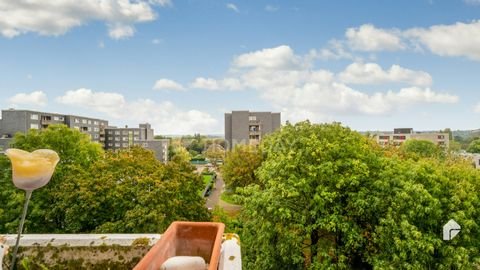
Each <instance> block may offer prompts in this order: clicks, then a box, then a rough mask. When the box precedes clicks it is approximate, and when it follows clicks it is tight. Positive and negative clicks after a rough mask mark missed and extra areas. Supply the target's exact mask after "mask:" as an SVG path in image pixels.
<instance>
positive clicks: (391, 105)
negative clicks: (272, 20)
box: [196, 46, 458, 121]
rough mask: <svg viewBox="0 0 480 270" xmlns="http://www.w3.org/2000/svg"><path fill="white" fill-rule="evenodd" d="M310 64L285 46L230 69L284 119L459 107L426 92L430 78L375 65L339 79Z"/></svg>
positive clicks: (238, 60)
mask: <svg viewBox="0 0 480 270" xmlns="http://www.w3.org/2000/svg"><path fill="white" fill-rule="evenodd" d="M313 59H314V58H312V57H308V56H301V55H297V54H295V53H294V52H293V50H292V49H291V48H290V47H288V46H279V47H275V48H268V49H262V50H258V51H254V52H250V53H246V54H243V55H239V56H236V57H235V58H234V59H233V61H232V69H233V70H236V73H235V76H234V77H231V78H236V79H237V80H238V83H239V86H241V87H242V89H256V90H257V91H258V92H259V95H260V97H261V98H262V99H264V100H266V101H267V102H268V103H270V104H271V105H272V106H273V107H274V108H275V109H277V110H280V111H282V113H283V115H284V116H285V118H286V119H289V120H291V121H298V120H303V119H305V118H308V119H310V120H314V121H326V120H332V117H333V116H334V115H335V116H337V115H358V114H363V115H385V114H392V113H395V112H396V111H398V110H402V109H404V108H408V107H411V106H414V105H416V104H428V103H441V104H452V103H457V102H458V97H457V96H455V95H451V94H448V93H442V92H437V91H434V90H432V89H431V88H429V86H430V85H431V83H432V78H431V76H430V75H429V74H428V73H426V72H423V71H414V70H410V69H407V68H403V67H400V66H398V65H393V66H392V67H390V68H389V69H387V70H384V69H383V68H382V67H380V66H379V65H378V64H375V63H367V64H362V63H353V64H352V65H350V66H348V67H347V68H346V69H345V70H344V71H343V72H341V73H340V74H335V73H333V72H331V71H329V70H324V69H315V68H312V66H313V65H312V63H311V62H309V61H313ZM200 78H201V79H199V78H197V80H196V82H197V83H198V84H203V86H204V88H207V87H208V88H210V89H215V90H218V89H220V86H219V82H221V81H222V80H215V79H212V78H209V79H206V78H202V77H200ZM347 82H348V83H369V84H374V83H375V84H377V83H391V82H402V83H405V84H407V85H408V86H407V87H404V88H401V89H399V90H397V91H393V90H387V91H378V92H374V93H367V92H362V91H359V90H357V89H354V88H352V87H351V86H349V85H348V84H347Z"/></svg>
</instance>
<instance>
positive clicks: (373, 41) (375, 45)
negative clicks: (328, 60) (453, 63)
mask: <svg viewBox="0 0 480 270" xmlns="http://www.w3.org/2000/svg"><path fill="white" fill-rule="evenodd" d="M345 36H346V38H347V43H348V45H349V46H350V48H351V49H353V50H359V51H395V50H401V49H406V48H409V49H413V50H416V51H418V50H422V48H426V49H428V50H429V51H431V52H432V53H434V54H437V55H440V56H464V57H467V58H469V59H472V60H477V61H480V20H476V21H472V22H470V23H463V22H457V23H455V24H450V25H433V26H431V27H429V28H419V27H417V28H410V29H406V30H403V31H400V30H398V29H381V28H376V27H375V26H373V25H371V24H364V25H361V26H360V27H358V28H349V29H347V31H346V33H345ZM324 54H325V55H326V56H329V55H328V51H326V52H325V53H324Z"/></svg>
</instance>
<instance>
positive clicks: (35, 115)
mask: <svg viewBox="0 0 480 270" xmlns="http://www.w3.org/2000/svg"><path fill="white" fill-rule="evenodd" d="M52 124H64V125H66V126H68V127H70V128H74V129H77V130H80V131H81V132H83V133H86V134H88V135H90V137H91V139H92V141H94V142H98V143H101V144H102V145H103V143H104V139H105V136H104V135H105V127H107V126H108V121H106V120H102V119H96V118H90V117H83V116H76V115H64V114H58V113H47V112H39V111H30V110H14V109H9V110H2V119H1V120H0V137H2V138H12V137H13V136H14V135H15V133H17V132H22V133H26V132H27V131H28V130H30V129H45V128H47V127H48V126H49V125H52Z"/></svg>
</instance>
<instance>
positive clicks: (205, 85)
mask: <svg viewBox="0 0 480 270" xmlns="http://www.w3.org/2000/svg"><path fill="white" fill-rule="evenodd" d="M190 87H192V88H199V89H207V90H218V89H220V86H219V83H218V82H217V80H215V79H212V78H204V77H198V78H195V80H194V81H193V82H192V83H191V84H190Z"/></svg>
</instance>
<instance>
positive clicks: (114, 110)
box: [56, 88, 219, 134]
mask: <svg viewBox="0 0 480 270" xmlns="http://www.w3.org/2000/svg"><path fill="white" fill-rule="evenodd" d="M56 100H57V102H59V103H61V104H65V105H70V106H76V107H80V108H84V109H90V110H94V111H97V112H101V113H105V114H106V115H107V116H108V117H110V118H113V119H115V120H117V121H120V122H121V123H122V124H123V123H133V124H138V123H144V122H149V123H150V124H152V127H153V128H154V129H155V132H156V133H161V134H192V133H195V132H200V133H211V132H218V129H219V127H218V122H217V120H215V119H214V118H212V116H211V115H209V114H208V113H205V112H201V111H198V110H182V109H180V108H178V107H177V106H175V105H174V104H173V103H171V102H169V101H163V102H157V101H154V100H151V99H136V100H126V99H125V97H124V96H123V95H122V94H119V93H113V92H95V91H92V90H91V89H85V88H80V89H77V90H70V91H67V92H66V93H65V94H64V95H63V96H60V97H57V99H56Z"/></svg>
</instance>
